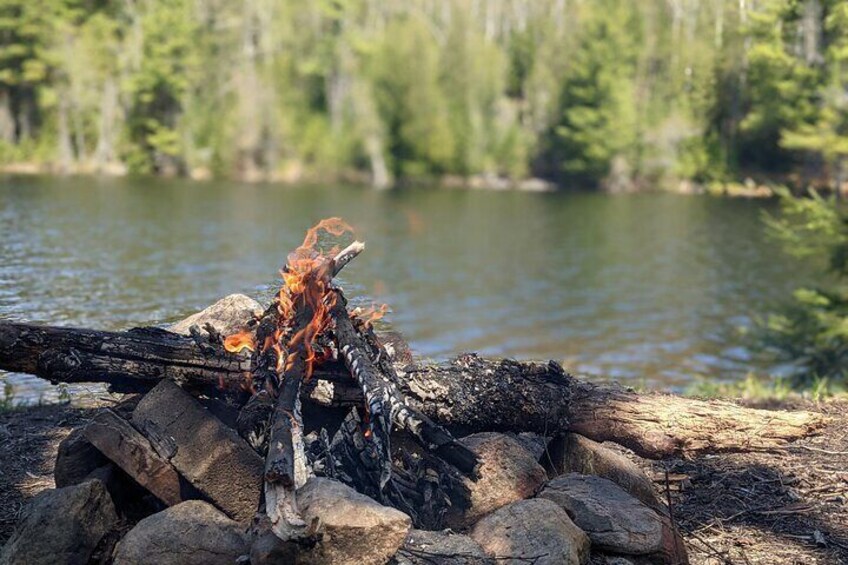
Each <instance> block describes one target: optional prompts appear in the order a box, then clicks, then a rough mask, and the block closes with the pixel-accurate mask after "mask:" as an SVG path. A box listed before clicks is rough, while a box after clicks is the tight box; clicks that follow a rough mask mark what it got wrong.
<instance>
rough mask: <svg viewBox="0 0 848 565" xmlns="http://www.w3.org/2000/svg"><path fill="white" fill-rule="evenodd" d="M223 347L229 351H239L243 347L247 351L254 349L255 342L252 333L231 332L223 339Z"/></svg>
mask: <svg viewBox="0 0 848 565" xmlns="http://www.w3.org/2000/svg"><path fill="white" fill-rule="evenodd" d="M224 349H226V350H227V351H229V352H230V353H239V352H241V351H242V350H243V349H247V350H248V351H256V343H255V341H254V338H253V334H252V333H251V332H248V331H243V332H239V333H237V334H233V335H231V336H228V337H227V338H226V339H224Z"/></svg>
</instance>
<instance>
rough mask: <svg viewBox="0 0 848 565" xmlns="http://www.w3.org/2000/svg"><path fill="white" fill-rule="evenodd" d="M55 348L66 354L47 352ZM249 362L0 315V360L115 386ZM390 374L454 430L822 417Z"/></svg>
mask: <svg viewBox="0 0 848 565" xmlns="http://www.w3.org/2000/svg"><path fill="white" fill-rule="evenodd" d="M61 358H66V359H70V360H71V361H72V362H69V363H51V362H50V361H51V360H56V359H61ZM251 366H252V361H251V358H249V357H243V356H241V355H234V354H231V353H227V352H225V351H223V350H222V349H221V348H218V349H217V350H216V349H214V348H211V347H210V349H209V350H207V351H202V350H201V348H200V347H199V346H198V345H197V343H195V342H194V341H193V340H192V339H190V338H186V337H184V336H180V335H177V334H172V333H170V332H165V331H162V330H153V331H148V330H144V331H139V330H135V331H134V330H131V331H128V332H102V331H97V330H89V329H77V328H63V327H56V326H41V325H36V324H22V323H14V322H0V370H6V371H14V372H21V373H30V374H33V375H36V376H39V377H42V378H44V379H47V380H50V381H51V382H67V383H74V382H103V383H107V384H109V385H110V386H111V387H113V388H114V389H115V390H118V391H134V392H143V391H146V390H150V389H151V388H152V387H153V386H155V385H156V384H157V383H159V382H160V381H161V380H163V379H172V380H175V381H176V382H179V383H180V384H182V385H183V386H185V387H186V388H188V389H190V390H194V389H200V390H206V391H211V392H213V393H214V394H216V395H225V394H227V393H228V392H227V391H232V390H236V391H238V390H240V387H241V386H242V384H243V383H244V382H245V376H244V375H245V373H247V372H249V370H250V367H251ZM398 377H399V386H398V388H399V391H400V393H401V394H403V395H404V398H405V399H406V401H407V402H408V403H409V405H410V406H411V407H412V408H414V409H416V410H418V411H420V412H421V413H422V414H424V415H425V416H427V417H429V418H430V419H431V420H433V421H434V422H438V423H439V424H440V425H442V426H445V427H447V428H448V429H451V430H453V431H454V433H455V434H458V433H460V432H463V431H467V432H468V433H473V432H477V431H486V430H495V429H497V430H504V431H516V432H518V431H533V432H536V433H541V434H546V435H555V434H556V433H559V432H562V431H576V432H578V433H581V434H582V435H585V436H586V437H589V438H591V439H594V440H596V441H613V442H616V443H620V444H623V445H627V446H628V447H630V448H631V449H633V450H634V451H635V452H636V453H638V454H639V455H641V456H643V457H648V458H651V459H660V458H664V457H669V456H674V455H686V456H695V455H699V454H707V453H719V452H728V451H736V452H746V451H768V450H774V449H779V448H781V447H782V446H784V445H786V444H787V443H789V442H791V441H793V440H796V439H800V438H803V437H807V436H809V435H812V434H814V433H816V431H817V430H819V429H821V428H822V427H823V426H824V425H825V424H826V419H825V418H824V417H823V416H822V415H820V414H814V413H811V412H805V411H798V412H786V411H773V410H756V409H751V408H745V407H742V406H738V405H736V404H733V403H731V402H724V401H701V400H696V399H691V398H683V397H678V396H673V395H664V394H640V393H636V392H633V391H631V390H629V389H626V388H623V387H620V386H616V385H602V384H592V383H587V382H584V381H580V380H578V379H574V378H572V377H570V376H568V375H567V374H566V373H565V372H564V371H563V370H562V368H561V367H559V366H558V365H557V364H556V363H551V364H537V363H520V362H516V361H512V360H508V359H505V360H486V359H481V358H477V357H473V356H472V357H469V356H463V357H459V358H457V359H455V360H453V361H451V362H449V363H446V364H437V365H430V364H423V365H411V366H407V367H404V368H402V369H401V370H400V371H399V373H398ZM320 382H330V383H332V388H333V389H334V391H333V395H332V397H330V398H323V399H322V400H321V401H320V403H321V404H322V405H324V406H326V405H328V404H332V405H335V406H351V405H354V404H356V403H359V402H362V401H363V398H362V392H361V390H360V389H359V388H358V387H357V386H355V383H353V382H351V377H350V374H349V373H348V372H347V370H346V369H345V368H344V366H342V365H340V364H338V363H335V362H326V363H324V364H323V365H321V366H318V367H316V368H315V371H314V374H313V378H312V380H311V381H310V382H309V383H306V384H305V386H304V387H303V390H302V393H303V394H302V399H303V401H304V402H315V400H313V399H312V398H311V397H310V395H311V394H312V392H313V391H314V390H315V388H316V386H317V385H318V384H319V383H320ZM221 384H223V388H221V387H220V385H221Z"/></svg>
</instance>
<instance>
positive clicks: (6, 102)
mask: <svg viewBox="0 0 848 565" xmlns="http://www.w3.org/2000/svg"><path fill="white" fill-rule="evenodd" d="M0 141H5V142H6V143H14V142H15V118H14V116H13V115H12V97H11V95H10V93H9V90H8V89H5V88H0Z"/></svg>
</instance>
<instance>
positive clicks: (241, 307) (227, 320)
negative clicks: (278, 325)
mask: <svg viewBox="0 0 848 565" xmlns="http://www.w3.org/2000/svg"><path fill="white" fill-rule="evenodd" d="M255 312H259V313H260V314H261V313H262V306H261V305H260V304H259V303H258V302H257V301H255V300H254V299H252V298H250V297H247V296H245V295H243V294H230V295H229V296H225V297H224V298H222V299H221V300H219V301H218V302H216V303H215V304H212V305H211V306H209V307H208V308H205V309H204V310H201V311H200V312H197V313H196V314H192V315H191V316H189V317H188V318H185V319H184V320H180V321H179V322H176V323H174V324H172V325H170V326H168V328H167V329H168V330H170V331H172V332H174V333H178V334H183V335H188V334H189V328H191V326H195V325H196V326H198V328H200V330H201V333H206V330H205V329H204V326H205V325H206V324H211V325H212V327H213V328H215V329H216V330H218V331H219V332H220V333H222V334H224V335H225V336H226V335H230V334H234V333H237V332H240V331H241V330H243V329H244V326H245V324H247V322H249V321H250V320H251V319H252V318H253V315H254V313H255Z"/></svg>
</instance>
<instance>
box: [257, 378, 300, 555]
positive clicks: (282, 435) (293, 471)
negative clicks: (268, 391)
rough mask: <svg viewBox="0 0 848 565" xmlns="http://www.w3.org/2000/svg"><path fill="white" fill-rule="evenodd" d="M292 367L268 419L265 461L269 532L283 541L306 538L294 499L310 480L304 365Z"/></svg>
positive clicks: (266, 509) (266, 507) (266, 508)
mask: <svg viewBox="0 0 848 565" xmlns="http://www.w3.org/2000/svg"><path fill="white" fill-rule="evenodd" d="M295 365H297V367H293V368H292V369H290V370H288V371H286V374H285V377H284V382H283V385H282V387H281V389H280V394H279V397H278V398H277V402H276V404H275V407H274V412H273V414H272V416H271V427H270V432H269V442H268V455H267V457H266V458H265V511H266V514H267V515H268V518H269V519H270V521H271V530H272V531H273V532H274V533H275V534H276V535H277V537H279V538H280V539H282V540H285V541H289V540H298V539H303V538H306V537H308V536H309V533H308V525H307V524H306V522H304V521H303V518H301V516H300V511H299V510H298V508H297V498H296V496H295V491H296V490H297V489H298V488H300V487H302V486H303V485H304V484H305V483H306V480H307V479H308V478H309V473H308V469H307V466H306V454H305V450H304V446H303V421H302V418H301V412H300V398H299V395H300V383H301V381H302V376H303V363H302V362H301V361H296V362H295Z"/></svg>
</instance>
